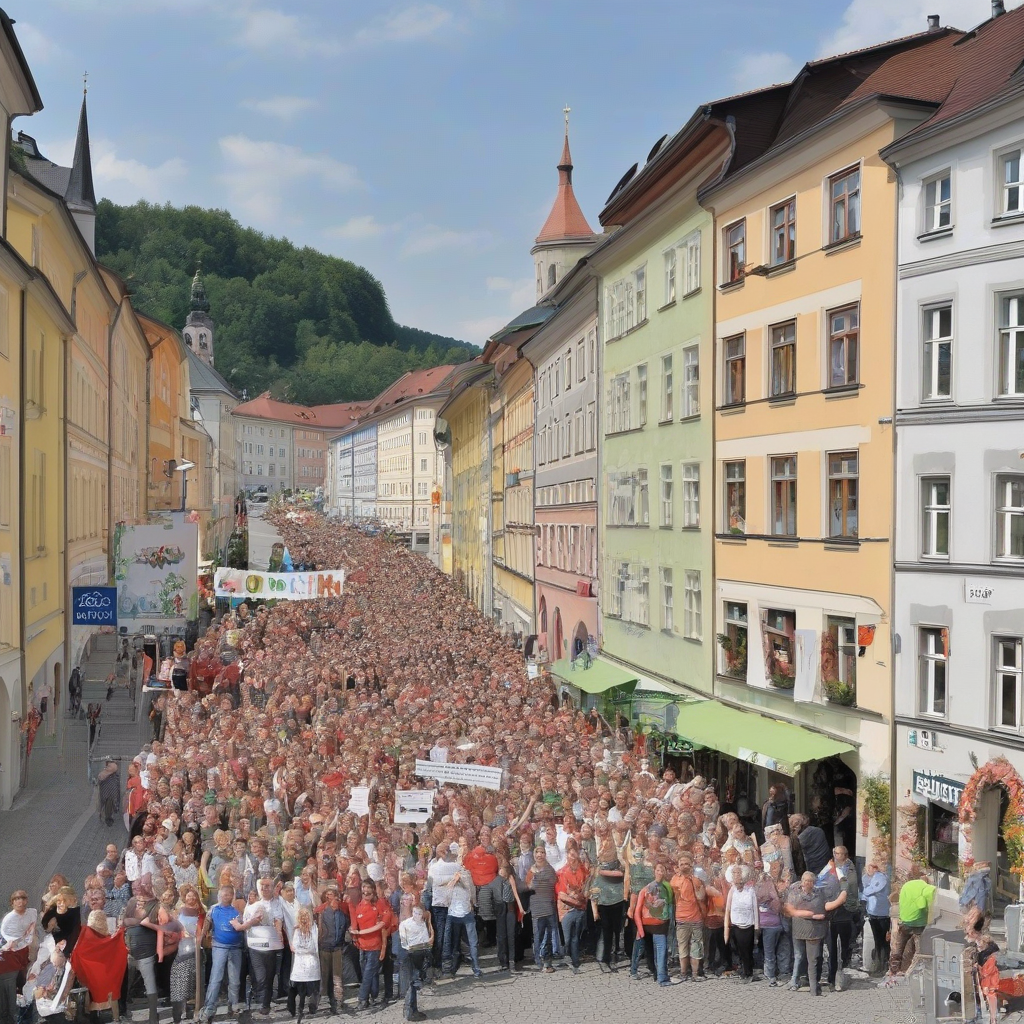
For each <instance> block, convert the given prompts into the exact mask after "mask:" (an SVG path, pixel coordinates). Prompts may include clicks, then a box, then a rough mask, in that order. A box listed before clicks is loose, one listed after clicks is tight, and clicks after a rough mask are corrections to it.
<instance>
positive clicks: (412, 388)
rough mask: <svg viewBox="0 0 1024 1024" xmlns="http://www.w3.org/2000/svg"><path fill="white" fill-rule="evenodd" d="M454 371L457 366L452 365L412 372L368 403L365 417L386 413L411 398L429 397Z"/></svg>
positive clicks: (404, 375)
mask: <svg viewBox="0 0 1024 1024" xmlns="http://www.w3.org/2000/svg"><path fill="white" fill-rule="evenodd" d="M454 369H455V364H454V363H450V364H448V365H447V366H432V367H430V368H429V369H427V370H410V371H409V372H407V373H405V374H403V375H402V376H401V377H399V378H398V380H396V381H395V383H394V384H392V385H391V386H390V387H388V388H385V389H384V390H383V391H382V392H381V393H380V394H379V395H378V396H377V397H376V398H374V399H373V400H372V401H371V402H369V403H367V405H368V407H367V409H366V410H365V412H364V415H370V414H372V413H378V412H384V411H385V410H387V409H390V408H393V407H395V406H397V405H401V404H402V403H403V402H407V401H408V400H409V399H410V398H419V397H422V396H426V395H429V394H430V393H431V392H432V391H434V390H435V389H436V388H437V387H438V385H440V384H441V382H442V381H443V380H444V379H445V377H447V376H448V374H449V373H451V372H452V370H454Z"/></svg>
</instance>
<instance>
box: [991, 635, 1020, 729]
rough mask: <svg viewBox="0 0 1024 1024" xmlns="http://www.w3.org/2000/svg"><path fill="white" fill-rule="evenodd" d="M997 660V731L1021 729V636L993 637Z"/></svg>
mask: <svg viewBox="0 0 1024 1024" xmlns="http://www.w3.org/2000/svg"><path fill="white" fill-rule="evenodd" d="M992 639H993V643H994V644H995V658H994V663H993V668H994V672H995V679H994V681H993V691H994V694H995V703H996V707H995V723H996V728H997V729H1014V730H1019V729H1020V728H1021V724H1022V723H1021V639H1020V637H1019V636H997V637H993V638H992Z"/></svg>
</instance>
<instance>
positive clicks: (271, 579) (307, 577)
mask: <svg viewBox="0 0 1024 1024" xmlns="http://www.w3.org/2000/svg"><path fill="white" fill-rule="evenodd" d="M344 582H345V570H344V569H331V570H328V571H325V572H256V571H250V570H249V569H218V570H217V572H216V574H215V575H214V577H213V592H214V594H215V595H216V596H217V597H233V598H246V599H258V600H262V601H315V600H317V599H319V598H322V597H341V589H342V585H343V584H344Z"/></svg>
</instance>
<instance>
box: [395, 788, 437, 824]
mask: <svg viewBox="0 0 1024 1024" xmlns="http://www.w3.org/2000/svg"><path fill="white" fill-rule="evenodd" d="M433 813H434V791H433V790H432V789H396V790H395V824H396V825H422V824H424V823H425V822H427V821H429V820H430V816H431V815H432V814H433Z"/></svg>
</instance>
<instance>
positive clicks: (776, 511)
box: [771, 455, 796, 537]
mask: <svg viewBox="0 0 1024 1024" xmlns="http://www.w3.org/2000/svg"><path fill="white" fill-rule="evenodd" d="M771 470H772V533H773V534H775V536H776V537H795V536H796V456H795V455H779V456H775V457H773V458H772V460H771Z"/></svg>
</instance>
